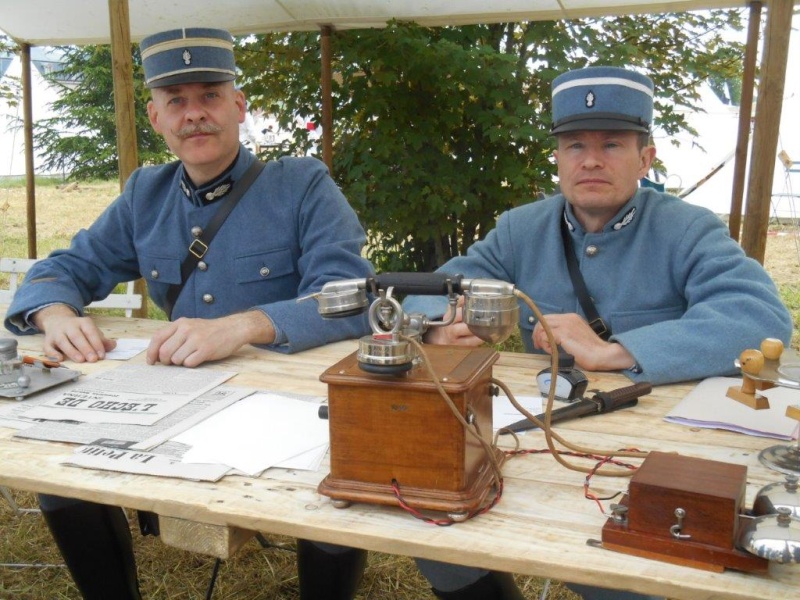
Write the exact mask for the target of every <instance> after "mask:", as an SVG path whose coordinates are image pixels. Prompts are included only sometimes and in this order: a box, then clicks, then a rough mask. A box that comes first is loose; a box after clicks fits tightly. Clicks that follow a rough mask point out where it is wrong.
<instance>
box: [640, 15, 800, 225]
mask: <svg viewBox="0 0 800 600" xmlns="http://www.w3.org/2000/svg"><path fill="white" fill-rule="evenodd" d="M798 30H800V17H797V16H796V17H795V18H794V22H793V32H792V36H791V41H790V48H789V59H788V60H789V62H788V64H787V66H786V84H785V89H784V95H783V110H782V111H781V124H780V130H779V131H780V133H779V139H778V150H777V151H778V152H780V151H781V150H783V151H784V152H785V153H786V154H787V155H788V156H789V157H790V158H791V159H792V160H794V161H798V164H797V165H796V166H795V168H796V169H798V171H797V172H795V173H787V172H786V169H785V167H784V165H783V163H782V162H781V161H780V160H777V159H776V163H775V174H774V177H773V184H772V194H773V196H772V207H771V211H770V215H771V216H777V217H779V218H784V217H790V218H792V217H796V216H797V215H796V213H797V212H798V211H800V78H798V77H797V76H796V74H797V73H798V72H800V35H799V34H798ZM756 93H758V91H757V90H756ZM701 104H702V106H703V107H704V109H705V111H706V112H692V113H689V114H687V120H688V121H689V123H690V124H691V125H692V126H693V127H694V128H695V129H696V130H697V132H698V135H697V136H692V135H690V134H688V133H683V134H681V135H678V136H672V137H670V138H667V136H666V135H665V134H664V133H663V132H660V133H659V132H658V131H656V132H655V133H654V140H655V143H656V149H657V155H658V157H659V158H660V159H661V160H662V161H663V162H664V165H665V167H666V172H667V180H666V185H667V188H669V189H679V190H685V189H687V188H689V187H690V186H692V185H694V184H696V183H697V182H698V181H700V180H701V179H702V178H703V177H705V176H707V175H708V174H709V173H710V172H711V171H712V170H713V169H714V168H715V167H716V166H718V165H719V164H720V163H722V162H724V161H725V160H726V159H728V158H730V160H728V162H727V163H726V164H725V166H724V167H723V168H722V169H720V170H719V171H718V172H717V173H716V174H715V175H713V176H712V177H711V178H709V179H708V181H706V182H705V183H703V184H702V185H700V186H699V187H698V188H697V189H696V190H695V191H693V192H692V193H690V194H689V195H687V196H686V197H685V198H684V199H685V200H686V202H689V203H691V204H697V205H700V206H705V207H707V208H709V209H711V210H713V211H714V212H715V213H717V214H728V213H730V208H731V194H732V193H733V166H734V159H733V153H734V151H735V150H736V136H737V132H738V127H739V112H738V107H734V106H729V105H725V104H723V103H722V101H721V100H720V99H719V98H718V97H717V96H716V95H715V94H714V93H713V92H712V91H711V89H710V88H707V89H706V90H705V91H704V93H703V98H702V102H701ZM672 140H676V141H679V142H680V146H677V147H676V146H674V145H673V144H672V143H671V141H672ZM750 141H751V142H752V137H751V138H750ZM745 173H746V175H747V173H748V172H747V171H746V172H745ZM746 186H747V183H746V182H745V196H746V192H747V187H746ZM792 195H794V197H792Z"/></svg>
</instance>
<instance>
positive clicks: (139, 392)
mask: <svg viewBox="0 0 800 600" xmlns="http://www.w3.org/2000/svg"><path fill="white" fill-rule="evenodd" d="M234 375H235V373H234V372H233V371H216V370H212V369H189V368H186V367H177V366H162V365H122V366H120V367H118V368H116V369H110V370H108V371H104V372H102V373H98V374H96V375H93V376H90V377H87V378H86V379H84V380H82V381H78V382H75V383H73V384H70V385H68V386H63V387H61V388H60V389H59V393H58V395H57V396H56V397H55V398H51V399H48V400H47V401H45V402H43V403H40V404H38V405H37V406H36V407H34V408H31V409H30V410H28V411H26V412H24V413H23V416H24V417H26V418H29V419H46V420H52V421H60V420H64V421H79V422H84V423H120V424H126V425H152V424H153V423H156V422H157V421H159V420H161V419H163V418H164V417H165V416H167V415H169V414H171V413H173V412H175V411H176V410H178V409H179V408H180V407H181V406H183V405H185V404H187V403H188V402H190V401H191V400H193V399H194V398H197V397H198V396H199V395H201V394H203V393H205V392H207V391H208V390H210V389H212V388H214V387H216V386H218V385H220V384H221V383H223V382H224V381H226V380H227V379H230V378H231V377H233V376H234Z"/></svg>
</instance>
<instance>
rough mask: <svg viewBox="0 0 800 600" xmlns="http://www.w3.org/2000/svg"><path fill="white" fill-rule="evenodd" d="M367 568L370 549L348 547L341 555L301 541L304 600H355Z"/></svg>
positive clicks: (300, 576) (299, 567)
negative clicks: (368, 550) (353, 599)
mask: <svg viewBox="0 0 800 600" xmlns="http://www.w3.org/2000/svg"><path fill="white" fill-rule="evenodd" d="M366 565H367V551H366V550H359V549H357V548H348V549H347V550H345V551H344V552H340V553H338V554H337V553H331V552H325V551H324V550H322V549H321V548H319V547H318V546H317V545H315V544H314V543H312V542H309V541H308V540H297V575H298V579H299V580H300V600H352V598H353V596H355V593H356V589H357V588H358V584H359V583H360V582H361V576H362V575H363V574H364V567H366Z"/></svg>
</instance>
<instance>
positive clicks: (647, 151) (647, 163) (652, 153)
mask: <svg viewBox="0 0 800 600" xmlns="http://www.w3.org/2000/svg"><path fill="white" fill-rule="evenodd" d="M639 159H640V160H641V166H640V169H639V179H641V178H642V177H644V176H645V175H647V172H648V171H649V170H650V167H651V166H652V164H653V161H654V160H655V159H656V147H655V146H645V147H644V148H642V150H641V152H640V153H639Z"/></svg>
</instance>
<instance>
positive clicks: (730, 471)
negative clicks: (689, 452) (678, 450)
mask: <svg viewBox="0 0 800 600" xmlns="http://www.w3.org/2000/svg"><path fill="white" fill-rule="evenodd" d="M746 483H747V468H746V467H744V466H741V465H734V464H728V463H723V462H718V461H712V460H705V459H700V458H693V457H687V456H681V455H678V454H667V453H663V452H651V453H650V454H649V455H648V456H647V458H646V459H645V461H644V462H643V463H642V466H641V467H640V468H639V470H638V471H637V472H636V473H635V474H634V475H633V477H632V478H631V481H630V485H629V488H628V494H627V495H626V496H625V497H623V500H622V502H621V503H620V504H618V505H613V506H612V514H613V516H612V517H611V518H610V519H609V520H608V521H607V522H606V524H605V526H604V527H603V534H602V540H603V547H604V548H608V549H610V550H615V551H618V552H624V553H626V554H633V555H636V556H642V557H646V558H653V559H657V560H662V561H665V562H671V563H675V564H680V565H685V566H691V567H696V568H701V569H705V570H709V571H717V572H721V571H723V570H724V569H726V568H727V569H735V570H738V571H745V572H753V573H763V572H766V571H767V568H768V561H767V560H766V559H764V558H761V557H759V556H755V555H753V554H751V553H749V552H745V551H743V550H740V549H739V548H738V547H737V543H738V540H739V536H740V533H741V530H742V529H743V527H744V524H745V523H746V522H747V519H748V517H747V515H746V514H745V511H744V495H745V486H746Z"/></svg>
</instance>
